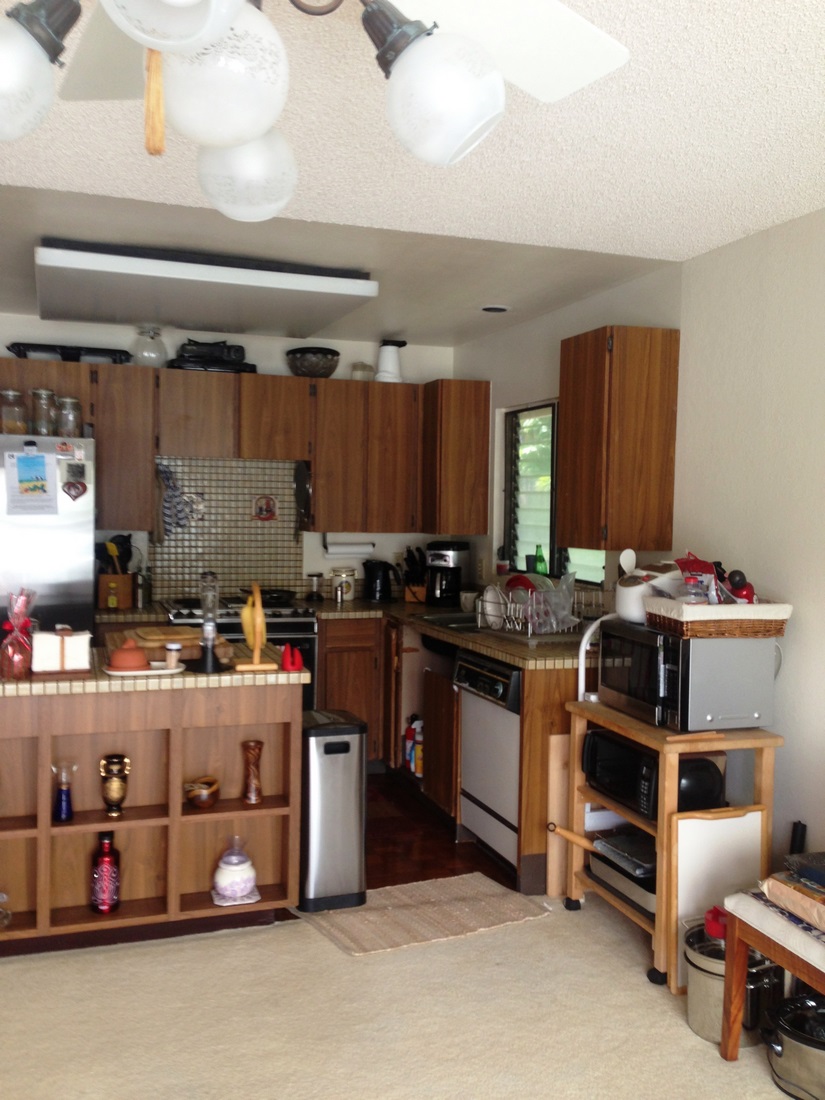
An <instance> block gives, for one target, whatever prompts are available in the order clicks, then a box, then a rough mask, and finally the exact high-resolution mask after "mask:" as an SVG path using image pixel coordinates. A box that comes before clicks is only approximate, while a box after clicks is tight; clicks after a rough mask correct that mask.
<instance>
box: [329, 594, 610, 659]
mask: <svg viewBox="0 0 825 1100" xmlns="http://www.w3.org/2000/svg"><path fill="white" fill-rule="evenodd" d="M435 610H436V609H434V608H432V607H428V606H426V605H424V604H417V603H407V602H404V601H401V600H394V601H390V602H382V603H371V602H370V601H368V600H351V601H347V602H346V603H345V605H344V607H338V606H336V605H335V604H332V603H330V604H329V605H328V606H325V605H324V604H320V605H319V606H318V612H317V614H318V619H319V620H320V621H324V620H334V619H383V618H387V619H391V620H392V621H394V622H397V623H401V624H402V625H404V626H409V627H412V628H414V629H415V630H417V631H419V632H420V633H421V634H426V635H428V636H429V637H432V638H436V639H437V640H439V641H442V642H448V643H451V644H452V645H456V646H458V647H459V648H460V649H468V650H470V651H471V652H472V653H479V654H481V655H482V656H485V657H492V658H494V659H495V660H498V661H503V662H505V663H507V664H510V665H513V666H514V667H515V668H520V669H524V670H525V671H545V670H553V669H565V668H578V667H579V641H580V639H579V636H578V635H575V636H573V637H572V638H571V640H570V641H569V642H557V641H554V642H551V643H542V642H541V636H540V635H539V636H538V637H535V636H534V638H533V639H527V638H523V637H522V636H521V635H519V634H516V633H513V634H512V635H511V636H509V637H502V636H501V635H500V634H464V633H462V632H460V631H454V630H450V629H449V628H448V627H439V626H436V625H435V624H433V623H427V622H424V621H423V619H422V616H424V615H428V614H430V615H431V614H433V612H434V611H435ZM590 653H592V656H590V655H589V656H588V658H587V665H588V667H590V666H591V663H592V665H593V666H595V664H596V661H597V654H596V651H595V650H591V651H590Z"/></svg>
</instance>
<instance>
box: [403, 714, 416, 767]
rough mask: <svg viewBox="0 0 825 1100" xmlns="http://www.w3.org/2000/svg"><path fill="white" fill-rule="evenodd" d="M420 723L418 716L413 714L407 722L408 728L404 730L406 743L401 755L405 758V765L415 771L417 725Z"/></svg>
mask: <svg viewBox="0 0 825 1100" xmlns="http://www.w3.org/2000/svg"><path fill="white" fill-rule="evenodd" d="M417 721H418V715H417V714H411V715H410V717H409V720H408V721H407V728H406V729H405V730H404V742H403V744H402V746H401V754H402V756H403V757H404V765H405V767H407V768H409V769H410V771H412V770H413V766H414V763H415V723H416V722H417Z"/></svg>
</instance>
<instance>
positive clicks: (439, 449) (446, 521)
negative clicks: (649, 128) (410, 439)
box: [420, 378, 490, 535]
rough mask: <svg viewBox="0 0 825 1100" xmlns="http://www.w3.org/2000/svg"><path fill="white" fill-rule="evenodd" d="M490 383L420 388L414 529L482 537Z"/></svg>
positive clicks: (457, 381)
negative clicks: (418, 504) (417, 503)
mask: <svg viewBox="0 0 825 1100" xmlns="http://www.w3.org/2000/svg"><path fill="white" fill-rule="evenodd" d="M489 463H490V383H489V382H467V381H464V380H461V379H446V378H442V379H439V380H438V381H436V382H427V383H426V384H425V386H424V412H423V429H422V454H421V468H422V475H421V476H422V480H421V496H422V509H421V511H422V520H421V525H420V529H421V530H423V531H427V532H430V533H432V534H437V535H484V534H486V533H487V527H488V493H489Z"/></svg>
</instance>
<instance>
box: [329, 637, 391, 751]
mask: <svg viewBox="0 0 825 1100" xmlns="http://www.w3.org/2000/svg"><path fill="white" fill-rule="evenodd" d="M382 628H383V623H382V620H381V619H328V620H323V619H322V620H321V621H320V622H319V624H318V643H319V644H318V650H319V665H320V674H319V678H318V703H317V705H318V706H319V707H320V708H322V709H326V710H346V711H349V712H350V714H354V715H355V717H356V718H360V719H361V720H362V721H363V722H366V723H367V747H368V759H370V760H377V759H380V757H381V746H382V744H383V698H384V693H383V683H382V667H383V661H382V646H381V642H382V637H383V633H382Z"/></svg>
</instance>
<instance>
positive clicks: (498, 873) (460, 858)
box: [366, 772, 516, 890]
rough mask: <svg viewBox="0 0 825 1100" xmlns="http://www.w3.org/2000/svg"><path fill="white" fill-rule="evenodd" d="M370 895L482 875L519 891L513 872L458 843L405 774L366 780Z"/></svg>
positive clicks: (451, 828)
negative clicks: (409, 885)
mask: <svg viewBox="0 0 825 1100" xmlns="http://www.w3.org/2000/svg"><path fill="white" fill-rule="evenodd" d="M366 866H367V889H368V890H377V889H378V888H379V887H381V886H397V885H399V884H400V883H405V882H421V881H423V880H425V879H432V878H447V877H449V876H451V875H465V874H469V873H470V872H472V871H481V872H482V873H483V874H485V875H487V876H488V878H491V879H493V880H494V881H496V882H500V883H502V885H504V886H508V887H510V888H511V889H515V885H516V876H515V872H514V870H513V869H512V868H511V867H508V866H507V865H506V864H503V863H500V862H499V861H498V860H497V859H495V858H494V857H493V856H491V855H488V854H487V853H486V852H485V851H483V850H482V849H481V848H480V847H479V846H478V845H477V844H475V843H474V842H467V841H463V842H461V843H456V840H455V825H454V824H453V823H452V822H451V821H450V819H449V818H448V817H447V815H446V814H444V813H442V811H441V810H439V809H438V808H437V807H436V806H434V805H433V804H432V803H431V802H429V800H427V799H425V798H424V797H423V795H421V794H420V792H418V791H417V790H416V789H415V787H414V781H413V780H412V779H411V778H410V777H408V776H407V775H406V774H405V773H403V772H401V773H394V772H385V773H382V774H370V775H369V776H368V777H367V837H366Z"/></svg>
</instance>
